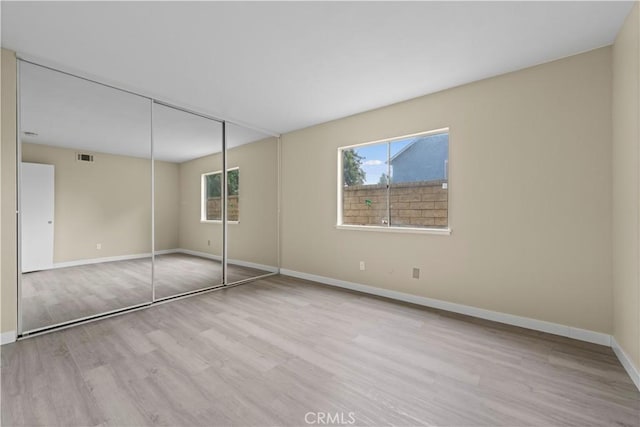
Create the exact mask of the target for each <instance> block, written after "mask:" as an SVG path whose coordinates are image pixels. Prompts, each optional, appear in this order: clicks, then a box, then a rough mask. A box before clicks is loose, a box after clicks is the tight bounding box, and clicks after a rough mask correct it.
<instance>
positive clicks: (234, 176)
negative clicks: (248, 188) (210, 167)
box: [200, 168, 240, 221]
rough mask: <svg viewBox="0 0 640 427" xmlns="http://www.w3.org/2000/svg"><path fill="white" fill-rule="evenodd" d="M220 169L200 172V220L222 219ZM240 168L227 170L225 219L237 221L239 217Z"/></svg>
mask: <svg viewBox="0 0 640 427" xmlns="http://www.w3.org/2000/svg"><path fill="white" fill-rule="evenodd" d="M221 179H222V171H218V172H209V173H205V174H202V202H201V217H200V219H201V220H202V221H221V220H222V203H221V200H222V197H220V195H221V194H222V181H221ZM239 190H240V169H238V168H233V169H228V170H227V220H228V221H238V220H239V217H240V204H239V194H240V191H239Z"/></svg>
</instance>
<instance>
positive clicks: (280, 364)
mask: <svg viewBox="0 0 640 427" xmlns="http://www.w3.org/2000/svg"><path fill="white" fill-rule="evenodd" d="M0 374H1V382H2V394H1V396H2V425H6V426H14V425H29V426H36V425H60V426H80V425H83V426H97V425H114V426H142V425H171V426H196V425H203V426H205V425H206V426H224V425H236V426H267V425H282V426H302V425H305V415H306V414H307V413H309V412H324V413H330V414H344V415H343V420H345V421H349V420H350V417H349V413H352V415H353V417H354V418H355V420H356V424H357V425H405V426H409V425H411V426H414V425H439V426H477V425H486V426H526V425H534V426H558V425H571V426H588V425H589V426H590V425H593V426H596V425H597V426H602V425H611V426H638V424H639V422H640V393H639V392H638V391H637V390H636V389H635V386H634V385H633V384H632V382H631V380H630V379H629V377H628V376H627V374H626V373H625V372H624V370H623V368H622V366H621V365H620V363H619V362H618V361H617V359H616V357H615V355H614V354H613V352H612V351H611V349H610V348H607V347H602V346H598V345H592V344H588V343H583V342H579V341H575V340H571V339H567V338H563V337H557V336H553V335H549V334H544V333H539V332H533V331H529V330H525V329H520V328H516V327H511V326H505V325H501V324H497V323H493V322H489V321H482V320H478V319H473V318H469V317H465V316H461V315H455V314H451V313H446V312H442V311H437V310H432V309H426V308H423V307H417V306H412V305H409V304H404V303H398V302H394V301H390V300H385V299H380V298H376V297H372V296H367V295H363V294H357V293H353V292H349V291H344V290H341V289H337V288H332V287H328V286H324V285H317V284H313V283H311V282H306V281H301V280H297V279H292V278H286V277H282V276H275V277H272V278H268V279H262V280H258V281H256V282H254V283H251V284H246V285H242V286H238V287H234V288H229V289H225V290H220V291H215V292H211V293H207V294H201V295H198V296H194V297H190V298H185V299H182V300H178V301H172V302H169V303H166V304H161V305H157V306H153V307H151V308H148V309H144V310H140V311H137V312H133V313H130V314H127V315H123V316H118V317H113V318H109V319H104V320H101V321H98V322H94V323H90V324H85V325H82V326H77V327H74V328H70V329H67V330H63V331H59V332H55V333H51V334H46V335H42V336H38V337H34V338H30V339H26V340H23V341H19V342H17V343H14V344H10V345H5V346H3V347H2V366H1V371H0ZM313 417H315V415H312V416H311V418H308V420H313V419H314V418H313Z"/></svg>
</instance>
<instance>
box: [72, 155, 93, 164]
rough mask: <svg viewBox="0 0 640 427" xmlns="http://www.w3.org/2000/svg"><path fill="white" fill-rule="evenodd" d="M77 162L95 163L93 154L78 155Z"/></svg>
mask: <svg viewBox="0 0 640 427" xmlns="http://www.w3.org/2000/svg"><path fill="white" fill-rule="evenodd" d="M76 160H77V161H79V162H89V163H93V154H85V153H76Z"/></svg>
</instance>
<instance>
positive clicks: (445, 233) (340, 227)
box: [336, 224, 451, 236]
mask: <svg viewBox="0 0 640 427" xmlns="http://www.w3.org/2000/svg"><path fill="white" fill-rule="evenodd" d="M336 228H337V229H338V230H358V231H380V232H383V233H411V234H436V235H441V236H449V235H451V229H450V228H417V227H379V226H375V225H344V224H338V225H336Z"/></svg>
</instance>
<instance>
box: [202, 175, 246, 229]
mask: <svg viewBox="0 0 640 427" xmlns="http://www.w3.org/2000/svg"><path fill="white" fill-rule="evenodd" d="M233 170H238V171H239V170H240V166H234V167H232V168H227V173H229V172H231V171H233ZM218 173H219V174H221V173H222V169H220V170H217V171H214V172H205V173H203V174H201V175H200V222H201V223H203V224H208V223H211V224H216V223H220V224H222V220H219V219H207V207H206V204H205V203H204V200H205V199H206V198H207V180H206V178H205V177H207V176H209V175H215V174H218ZM239 190H240V189H238V192H239ZM238 216H239V215H238ZM227 224H240V220H238V221H227Z"/></svg>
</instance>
